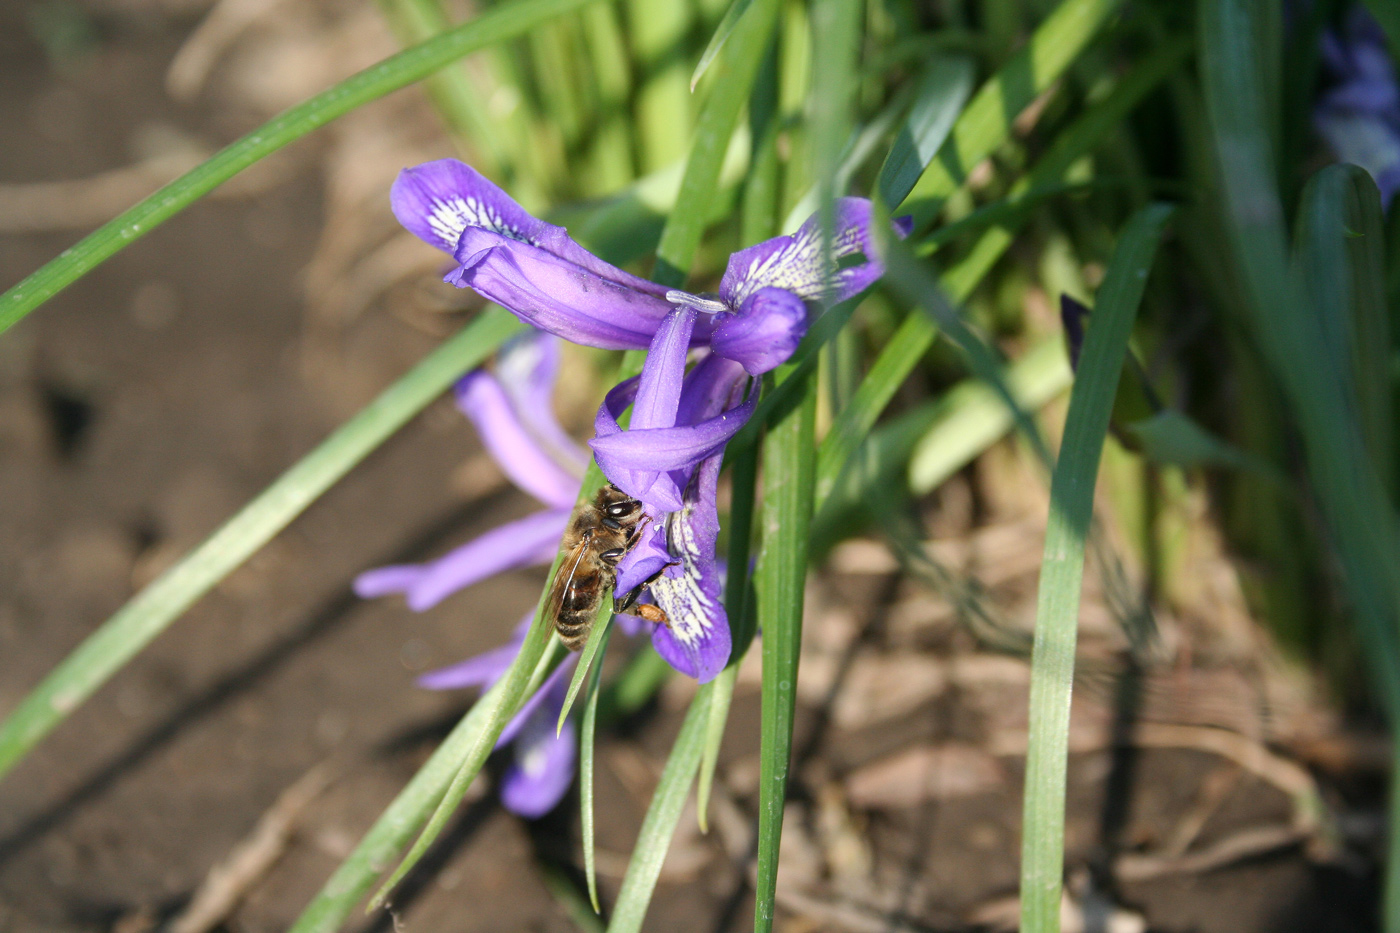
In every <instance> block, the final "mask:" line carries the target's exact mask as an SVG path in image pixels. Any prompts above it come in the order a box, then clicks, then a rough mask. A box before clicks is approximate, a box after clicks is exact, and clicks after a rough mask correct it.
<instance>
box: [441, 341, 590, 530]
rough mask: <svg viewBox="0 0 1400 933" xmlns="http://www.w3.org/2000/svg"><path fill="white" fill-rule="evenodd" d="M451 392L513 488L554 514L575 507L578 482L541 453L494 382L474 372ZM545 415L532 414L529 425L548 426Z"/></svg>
mask: <svg viewBox="0 0 1400 933" xmlns="http://www.w3.org/2000/svg"><path fill="white" fill-rule="evenodd" d="M454 392H455V395H456V398H457V407H458V408H460V409H461V410H462V413H463V414H465V415H466V416H467V417H468V418H470V419H471V421H472V423H473V424H474V425H476V430H477V433H478V434H479V435H481V442H482V443H483V444H484V445H485V446H486V449H487V450H488V451H489V452H490V453H491V458H492V459H493V460H495V461H496V463H497V464H499V465H500V467H501V469H502V470H504V471H505V473H506V475H507V476H509V477H510V479H511V482H513V483H515V485H516V486H518V487H519V488H521V489H523V490H525V491H526V492H528V493H529V494H530V495H532V496H534V497H535V498H536V499H538V500H539V501H540V502H543V503H544V504H545V505H548V506H551V507H553V508H556V509H567V508H572V507H573V504H574V499H575V498H577V496H578V487H579V478H578V477H576V476H573V475H571V474H570V473H569V472H568V471H566V470H564V469H563V468H562V467H560V466H559V464H558V463H557V462H556V461H555V460H554V458H553V457H550V456H549V454H547V453H546V452H545V451H544V450H543V449H542V448H541V447H540V445H539V443H538V442H537V441H536V440H535V438H534V437H533V436H532V435H531V433H530V431H528V430H527V429H526V426H525V424H524V423H523V421H522V419H521V417H520V414H521V413H520V412H518V411H517V410H516V408H515V407H514V406H512V405H511V403H510V399H509V397H508V396H507V395H506V391H505V389H504V388H502V387H501V383H500V382H498V381H497V380H496V378H495V377H494V376H492V375H491V374H490V373H488V372H486V371H485V370H480V369H478V370H476V371H475V372H471V373H468V374H467V375H466V376H464V377H462V379H461V380H460V381H459V382H458V383H457V387H456V389H455V390H454ZM545 412H548V408H546V409H544V411H543V412H539V411H537V412H535V413H533V414H534V418H533V419H532V420H541V421H543V420H549V421H551V422H552V421H553V419H552V417H549V416H547V415H546V414H545Z"/></svg>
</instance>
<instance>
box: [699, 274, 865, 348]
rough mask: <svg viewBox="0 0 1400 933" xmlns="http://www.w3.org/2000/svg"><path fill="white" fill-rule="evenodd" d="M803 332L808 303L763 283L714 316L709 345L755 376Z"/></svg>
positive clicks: (796, 342)
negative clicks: (740, 302) (737, 304)
mask: <svg viewBox="0 0 1400 933" xmlns="http://www.w3.org/2000/svg"><path fill="white" fill-rule="evenodd" d="M867 265H869V263H867ZM805 333H807V306H806V304H804V303H803V301H802V299H801V298H798V297H797V296H796V295H794V294H793V293H792V292H790V291H786V290H785V289H781V288H774V287H772V286H765V287H764V288H760V289H759V290H758V291H756V292H754V293H753V294H751V295H749V297H748V298H746V299H744V304H743V306H742V307H741V308H740V309H739V311H738V313H737V314H736V313H734V312H728V311H727V312H725V313H724V314H721V315H719V316H718V317H717V318H716V319H715V333H714V336H713V337H712V338H711V340H710V349H712V350H713V351H714V352H715V353H717V354H719V355H720V356H723V357H727V358H729V359H731V360H736V361H738V362H739V363H742V364H743V366H744V369H745V370H746V371H747V372H748V374H749V375H751V376H758V375H762V374H763V373H766V372H768V371H769V370H770V369H773V368H775V367H776V366H778V365H779V364H781V363H784V362H786V361H787V359H788V357H790V356H792V353H793V351H794V350H796V349H797V345H798V343H800V342H801V341H802V336H803V335H804V334H805Z"/></svg>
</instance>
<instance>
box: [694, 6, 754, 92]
mask: <svg viewBox="0 0 1400 933" xmlns="http://www.w3.org/2000/svg"><path fill="white" fill-rule="evenodd" d="M752 5H753V0H734V2H733V3H731V4H729V9H727V10H725V11H724V18H723V19H721V20H720V21H719V25H718V26H716V27H715V32H714V35H712V36H710V44H709V45H707V46H705V51H704V52H703V53H701V55H700V61H699V62H698V63H696V65H695V71H694V72H693V73H692V74H691V76H690V90H691V92H692V93H694V91H695V85H697V84H699V83H700V79H701V78H703V77H704V76H705V72H706V71H707V70H708V69H709V67H710V62H712V61H714V60H715V56H716V55H718V54H719V50H720V49H722V48H724V44H725V43H726V42H728V41H729V35H730V33H732V32H733V31H734V27H735V26H737V25H739V17H741V16H743V15H744V13H745V12H746V11H747V10H748V8H749V7H750V6H752Z"/></svg>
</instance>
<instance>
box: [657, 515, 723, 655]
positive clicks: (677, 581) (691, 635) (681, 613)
mask: <svg viewBox="0 0 1400 933" xmlns="http://www.w3.org/2000/svg"><path fill="white" fill-rule="evenodd" d="M694 508H695V507H694V506H690V505H688V506H686V507H685V508H684V509H683V510H682V511H680V512H673V513H671V515H670V517H669V518H668V519H667V521H666V538H667V544H668V546H669V549H670V551H671V555H672V556H673V557H677V558H679V559H680V562H681V566H680V571H681V572H680V573H678V574H675V575H674V576H672V575H671V573H669V572H667V573H663V574H662V575H661V576H660V577H659V578H657V580H656V582H654V583H652V585H651V596H652V599H654V600H656V604H657V605H658V606H660V607H661V609H662V611H663V612H665V613H666V617H667V619H669V620H670V624H671V633H672V634H673V635H675V637H676V639H677V640H678V641H680V642H681V643H682V644H684V645H686V646H687V647H691V648H693V647H695V646H696V645H697V644H699V642H700V641H701V640H702V639H704V637H705V636H706V635H707V634H708V632H709V628H710V620H711V618H712V617H713V613H714V609H715V603H714V600H712V599H711V598H710V597H709V596H708V595H707V594H706V593H705V591H704V589H703V588H701V586H700V546H699V543H698V542H696V540H695V535H694V529H693V528H692V527H691V524H690V521H689V519H690V513H691V512H692V511H693V510H694Z"/></svg>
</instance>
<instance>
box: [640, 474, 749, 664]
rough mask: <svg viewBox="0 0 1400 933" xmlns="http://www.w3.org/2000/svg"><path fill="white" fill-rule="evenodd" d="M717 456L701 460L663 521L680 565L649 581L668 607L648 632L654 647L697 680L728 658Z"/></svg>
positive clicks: (663, 606) (656, 596)
mask: <svg viewBox="0 0 1400 933" xmlns="http://www.w3.org/2000/svg"><path fill="white" fill-rule="evenodd" d="M720 459H721V458H720V457H719V456H718V455H716V456H713V457H710V458H709V459H707V460H706V461H705V462H704V463H702V464H701V465H700V469H699V470H698V471H697V473H696V476H695V481H694V482H693V483H692V484H691V486H690V487H689V488H688V489H687V491H686V504H685V507H684V508H683V509H682V510H681V511H679V512H677V513H675V514H673V515H671V516H670V518H669V519H668V521H667V527H666V532H667V539H668V543H669V549H670V552H671V554H672V555H674V557H675V558H676V559H678V560H679V561H680V565H679V566H676V567H671V568H670V569H668V570H667V571H666V572H665V573H663V574H662V575H661V576H660V577H659V578H657V580H656V582H654V583H653V584H652V585H651V595H652V597H653V598H654V599H655V600H656V604H657V605H658V606H660V607H661V609H662V611H664V612H665V613H666V616H667V619H668V620H669V621H668V623H667V624H666V625H658V626H657V627H656V629H655V631H654V632H653V633H652V644H653V645H654V646H655V648H656V651H657V653H658V654H660V655H661V656H662V657H663V658H665V659H666V661H667V662H668V663H669V664H670V665H671V666H672V667H674V668H675V669H676V670H678V671H680V672H681V673H683V674H688V675H689V676H691V677H694V678H695V679H696V680H698V681H699V682H700V683H705V682H706V681H709V680H712V679H714V677H715V675H717V674H718V673H719V672H720V671H721V670H723V669H724V666H725V665H726V664H728V663H729V652H730V648H731V638H730V632H729V616H728V615H727V614H726V613H725V611H724V602H723V600H722V597H721V594H722V591H723V586H722V581H721V579H720V571H719V564H718V562H717V561H716V560H715V541H716V539H717V537H718V535H719V513H718V506H717V500H716V486H717V484H718V482H719V467H720Z"/></svg>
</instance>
